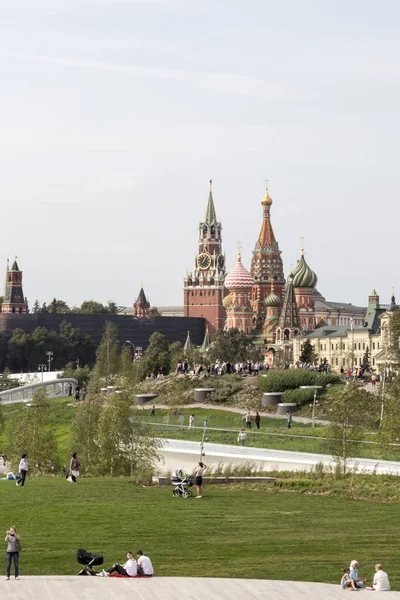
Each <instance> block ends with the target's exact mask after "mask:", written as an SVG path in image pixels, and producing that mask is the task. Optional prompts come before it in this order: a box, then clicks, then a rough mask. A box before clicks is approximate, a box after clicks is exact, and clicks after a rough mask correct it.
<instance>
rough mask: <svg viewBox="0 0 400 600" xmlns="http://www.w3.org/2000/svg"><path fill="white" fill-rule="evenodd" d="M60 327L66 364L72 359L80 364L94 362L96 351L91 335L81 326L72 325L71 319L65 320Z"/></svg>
mask: <svg viewBox="0 0 400 600" xmlns="http://www.w3.org/2000/svg"><path fill="white" fill-rule="evenodd" d="M59 329H60V341H61V344H62V350H63V357H64V364H65V363H69V362H72V361H79V364H93V363H94V361H95V358H96V351H95V346H94V344H93V342H92V339H91V337H90V336H89V335H87V334H83V333H82V332H81V330H80V329H79V327H72V325H71V323H70V322H69V321H63V322H62V323H61V324H60V327H59Z"/></svg>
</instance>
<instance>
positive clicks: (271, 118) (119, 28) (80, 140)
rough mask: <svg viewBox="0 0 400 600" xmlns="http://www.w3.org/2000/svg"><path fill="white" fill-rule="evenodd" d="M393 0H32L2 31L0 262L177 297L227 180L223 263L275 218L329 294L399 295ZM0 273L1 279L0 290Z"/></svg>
mask: <svg viewBox="0 0 400 600" xmlns="http://www.w3.org/2000/svg"><path fill="white" fill-rule="evenodd" d="M399 30H400V3H399V2H398V1H397V0H381V1H380V2H379V3H378V2H376V1H375V0H373V1H372V0H336V1H335V2H328V1H327V0H302V1H301V2H299V1H298V0H274V1H271V0H247V1H246V2H244V1H243V0H201V1H200V0H63V1H60V0H35V2H32V0H18V1H15V2H8V3H5V4H4V6H2V14H1V18H0V81H1V84H0V85H1V94H0V108H1V110H0V198H1V206H2V211H1V233H0V269H4V271H5V265H6V259H7V257H9V258H10V259H11V260H12V259H13V258H14V255H17V256H18V262H19V266H20V268H21V270H23V271H24V292H25V294H26V296H27V297H28V299H29V302H30V305H31V306H32V305H33V302H34V300H35V299H36V298H38V299H39V301H40V302H50V301H51V299H52V298H53V297H56V298H59V299H63V300H65V301H66V302H67V303H68V304H70V305H79V304H80V303H81V302H82V301H84V300H88V299H96V300H98V301H102V302H106V301H108V300H113V301H115V302H116V303H117V304H119V305H122V306H129V305H132V303H133V301H134V299H135V297H136V296H137V294H138V292H139V289H140V286H141V284H143V285H144V289H145V291H146V293H147V295H148V296H149V298H150V301H151V304H152V305H153V306H166V305H182V304H183V291H182V289H183V276H184V272H185V267H186V265H189V268H190V267H191V266H192V265H193V261H194V256H195V253H196V251H197V234H198V223H199V221H201V220H202V218H203V217H204V212H205V208H206V203H207V197H208V187H209V185H208V181H209V179H210V177H211V178H212V179H213V192H214V201H215V207H216V211H217V216H218V218H219V219H220V220H221V222H222V227H223V240H224V241H223V245H224V249H225V251H226V253H227V266H228V269H229V268H231V267H232V266H233V264H234V262H235V259H236V242H237V241H238V240H240V241H241V243H242V247H243V249H242V255H243V263H244V265H245V266H246V267H247V268H249V266H250V260H251V252H252V250H253V249H254V244H255V241H256V239H257V236H258V232H259V229H260V225H261V216H262V210H261V205H260V200H261V198H262V196H263V194H264V189H265V179H268V180H269V183H268V186H269V193H270V195H271V197H272V198H273V201H274V203H273V206H272V210H271V214H272V223H273V227H274V231H275V235H276V238H277V240H278V242H279V245H280V249H281V250H282V256H283V261H284V267H285V273H286V275H287V274H288V273H289V271H290V270H291V267H293V266H294V265H295V264H296V261H297V259H298V258H299V254H300V245H301V243H300V238H301V237H302V236H304V238H305V250H306V260H307V262H308V264H309V265H310V266H311V268H312V269H313V270H314V271H315V272H316V273H317V275H318V289H319V291H320V292H321V293H322V294H323V295H324V296H325V297H326V298H327V299H329V300H332V301H343V302H352V303H353V304H359V305H365V304H366V301H367V296H368V294H369V292H370V290H371V288H372V286H373V285H375V286H376V288H377V291H378V293H379V294H380V296H381V301H382V302H385V303H387V302H389V301H390V295H391V290H392V287H393V286H394V289H395V292H396V291H397V293H398V296H399V299H400V273H399V269H398V254H397V252H398V248H399V242H398V237H399V222H400V219H399V217H400V208H399V195H400V193H399V192H400V190H399V180H398V176H397V175H398V161H399V139H400V116H399V114H400V113H399V106H400V61H399V60H398V57H399V55H400V35H399V34H400V31H399ZM1 272H2V271H1V270H0V278H1Z"/></svg>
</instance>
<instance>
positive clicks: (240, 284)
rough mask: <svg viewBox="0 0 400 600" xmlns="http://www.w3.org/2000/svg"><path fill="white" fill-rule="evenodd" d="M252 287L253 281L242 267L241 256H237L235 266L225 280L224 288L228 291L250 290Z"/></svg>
mask: <svg viewBox="0 0 400 600" xmlns="http://www.w3.org/2000/svg"><path fill="white" fill-rule="evenodd" d="M253 285H254V279H253V278H252V276H251V275H250V273H249V272H248V271H247V269H245V268H244V266H243V265H242V259H241V256H240V254H238V257H237V261H236V264H235V266H234V267H233V269H232V271H230V272H229V273H228V275H227V276H226V278H225V287H226V288H227V289H228V290H238V289H239V290H245V289H250V288H252V287H253Z"/></svg>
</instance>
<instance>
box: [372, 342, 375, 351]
mask: <svg viewBox="0 0 400 600" xmlns="http://www.w3.org/2000/svg"><path fill="white" fill-rule="evenodd" d="M372 350H375V342H372Z"/></svg>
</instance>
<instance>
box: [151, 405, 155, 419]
mask: <svg viewBox="0 0 400 600" xmlns="http://www.w3.org/2000/svg"><path fill="white" fill-rule="evenodd" d="M150 416H151V417H155V416H156V407H155V406H154V404H153V408H152V409H151V413H150Z"/></svg>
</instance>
